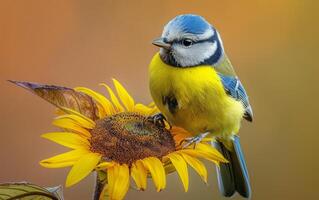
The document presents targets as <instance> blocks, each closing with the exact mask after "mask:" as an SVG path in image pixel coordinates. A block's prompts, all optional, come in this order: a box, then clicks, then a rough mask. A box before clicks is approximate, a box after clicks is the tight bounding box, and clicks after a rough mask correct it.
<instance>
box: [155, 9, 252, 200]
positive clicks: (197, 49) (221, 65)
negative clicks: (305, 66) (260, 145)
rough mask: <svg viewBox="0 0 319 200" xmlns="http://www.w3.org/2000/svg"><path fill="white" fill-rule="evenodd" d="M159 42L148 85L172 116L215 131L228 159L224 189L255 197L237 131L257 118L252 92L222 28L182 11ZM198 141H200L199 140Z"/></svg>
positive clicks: (198, 132)
mask: <svg viewBox="0 0 319 200" xmlns="http://www.w3.org/2000/svg"><path fill="white" fill-rule="evenodd" d="M153 44H154V45H156V46H158V47H160V50H159V52H158V53H156V54H155V55H154V57H153V58H152V60H151V63H150V66H149V88H150V92H151V95H152V97H153V100H154V102H155V104H156V106H157V107H158V108H159V110H160V111H161V113H162V114H163V115H164V116H165V118H166V119H167V121H168V122H169V123H170V124H172V125H176V126H179V127H182V128H184V129H185V130H187V131H188V132H190V133H192V135H193V136H194V138H202V136H203V135H204V136H206V135H210V136H211V137H214V139H215V140H214V142H213V145H214V146H215V147H216V148H217V149H218V150H219V151H220V152H221V153H222V154H223V155H224V157H225V158H226V159H228V161H229V163H226V164H221V165H220V167H217V173H218V183H219V188H220V191H221V193H222V194H223V195H224V196H226V197H230V196H232V195H233V194H234V193H235V192H236V191H237V192H238V193H239V194H240V195H242V196H243V197H246V198H250V196H251V187H250V182H249V177H248V171H247V167H246V164H245V159H244V156H243V153H242V150H241V147H240V141H239V137H238V136H237V133H238V131H239V128H240V124H241V121H242V119H243V118H244V119H246V120H248V121H252V120H253V112H252V108H251V106H250V104H249V101H248V96H247V93H246V91H245V89H244V87H243V85H242V83H241V82H240V80H239V78H238V76H237V75H236V73H235V70H234V69H233V66H232V64H231V62H230V61H229V59H228V57H227V55H226V53H225V50H224V47H223V43H222V40H221V37H220V34H219V33H218V31H217V30H216V29H215V28H214V27H213V26H212V25H211V24H210V23H208V22H207V21H206V20H205V19H204V18H203V17H201V16H198V15H192V14H186V15H179V16H177V17H175V18H174V19H172V20H171V21H170V22H168V24H167V25H165V27H164V30H163V33H162V36H161V37H160V38H158V39H156V40H154V41H153ZM194 141H196V140H194Z"/></svg>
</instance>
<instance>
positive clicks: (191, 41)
mask: <svg viewBox="0 0 319 200" xmlns="http://www.w3.org/2000/svg"><path fill="white" fill-rule="evenodd" d="M182 44H183V45H184V46H185V47H190V46H191V45H192V44H193V40H191V39H184V40H182Z"/></svg>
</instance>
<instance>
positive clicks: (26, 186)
mask: <svg viewBox="0 0 319 200" xmlns="http://www.w3.org/2000/svg"><path fill="white" fill-rule="evenodd" d="M0 199H1V200H14V199H21V200H31V199H32V200H50V199H51V200H63V194H62V187H61V186H57V187H52V188H47V189H46V188H43V187H40V186H37V185H34V184H31V183H27V182H19V183H2V184H0Z"/></svg>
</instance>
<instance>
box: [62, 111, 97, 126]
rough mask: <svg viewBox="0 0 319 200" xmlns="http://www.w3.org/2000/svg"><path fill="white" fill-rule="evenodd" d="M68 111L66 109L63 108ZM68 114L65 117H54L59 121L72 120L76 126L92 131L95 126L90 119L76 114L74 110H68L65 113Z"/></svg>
mask: <svg viewBox="0 0 319 200" xmlns="http://www.w3.org/2000/svg"><path fill="white" fill-rule="evenodd" d="M65 109H68V108H65ZM67 113H68V114H66V115H61V116H58V117H56V119H61V118H70V119H72V120H74V121H75V122H76V123H77V124H78V125H80V126H82V127H84V128H88V129H92V128H94V126H95V122H94V121H93V120H91V119H90V118H88V117H86V116H84V115H82V114H81V113H78V112H76V111H74V110H71V109H68V111H67Z"/></svg>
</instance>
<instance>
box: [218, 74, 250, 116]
mask: <svg viewBox="0 0 319 200" xmlns="http://www.w3.org/2000/svg"><path fill="white" fill-rule="evenodd" d="M218 75H219V76H220V78H221V81H222V83H223V86H224V89H225V91H226V92H227V94H228V95H229V96H231V97H233V98H234V99H236V100H238V101H240V102H241V103H242V104H243V105H244V108H245V114H244V118H245V119H247V120H248V121H252V120H253V111H252V108H251V106H250V104H249V100H248V96H247V93H246V91H245V88H244V86H243V85H242V84H241V82H240V80H239V79H238V78H237V77H235V76H226V75H223V74H220V73H219V74H218Z"/></svg>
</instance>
